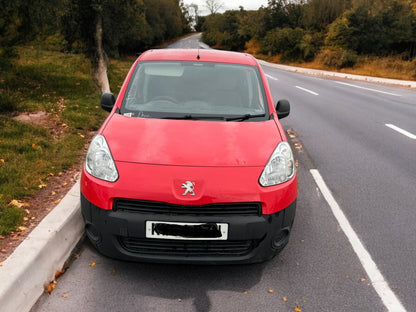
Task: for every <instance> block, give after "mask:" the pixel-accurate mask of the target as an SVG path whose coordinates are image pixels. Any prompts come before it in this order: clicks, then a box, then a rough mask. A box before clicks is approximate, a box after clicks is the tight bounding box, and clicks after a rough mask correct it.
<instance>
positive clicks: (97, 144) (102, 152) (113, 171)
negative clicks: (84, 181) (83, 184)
mask: <svg viewBox="0 0 416 312" xmlns="http://www.w3.org/2000/svg"><path fill="white" fill-rule="evenodd" d="M85 169H86V170H87V172H88V173H89V174H90V175H92V176H94V177H96V178H98V179H101V180H104V181H108V182H115V181H117V179H118V172H117V168H116V164H115V163H114V159H113V156H112V155H111V152H110V148H109V147H108V144H107V141H106V140H105V138H104V136H102V135H96V136H95V137H94V138H93V139H92V141H91V143H90V147H89V148H88V152H87V157H86V160H85Z"/></svg>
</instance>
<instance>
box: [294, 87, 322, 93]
mask: <svg viewBox="0 0 416 312" xmlns="http://www.w3.org/2000/svg"><path fill="white" fill-rule="evenodd" d="M296 88H298V89H300V90H302V91H305V92H308V93H310V94H313V95H319V94H318V93H316V92H313V91H311V90H308V89H305V88H302V87H299V86H296Z"/></svg>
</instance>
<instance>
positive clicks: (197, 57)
mask: <svg viewBox="0 0 416 312" xmlns="http://www.w3.org/2000/svg"><path fill="white" fill-rule="evenodd" d="M200 58H201V57H200V56H199V44H198V55H197V56H196V59H197V60H198V61H199V59H200Z"/></svg>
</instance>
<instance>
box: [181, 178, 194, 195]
mask: <svg viewBox="0 0 416 312" xmlns="http://www.w3.org/2000/svg"><path fill="white" fill-rule="evenodd" d="M182 188H183V189H185V193H183V194H182V195H183V196H186V195H188V193H189V194H190V195H191V196H195V193H194V188H195V182H191V181H186V182H185V183H182Z"/></svg>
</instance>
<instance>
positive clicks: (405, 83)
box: [258, 60, 416, 89]
mask: <svg viewBox="0 0 416 312" xmlns="http://www.w3.org/2000/svg"><path fill="white" fill-rule="evenodd" d="M258 62H259V63H260V64H261V65H265V66H269V67H273V68H277V69H282V70H285V71H289V72H294V73H300V74H306V75H311V76H317V77H326V78H339V79H347V80H356V81H366V82H371V83H378V84H384V85H390V86H399V87H404V88H410V89H416V81H413V80H399V79H389V78H378V77H370V76H361V75H355V74H346V73H338V72H331V71H325V70H319V69H310V68H303V67H294V66H288V65H281V64H275V63H269V62H266V61H262V60H258Z"/></svg>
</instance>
